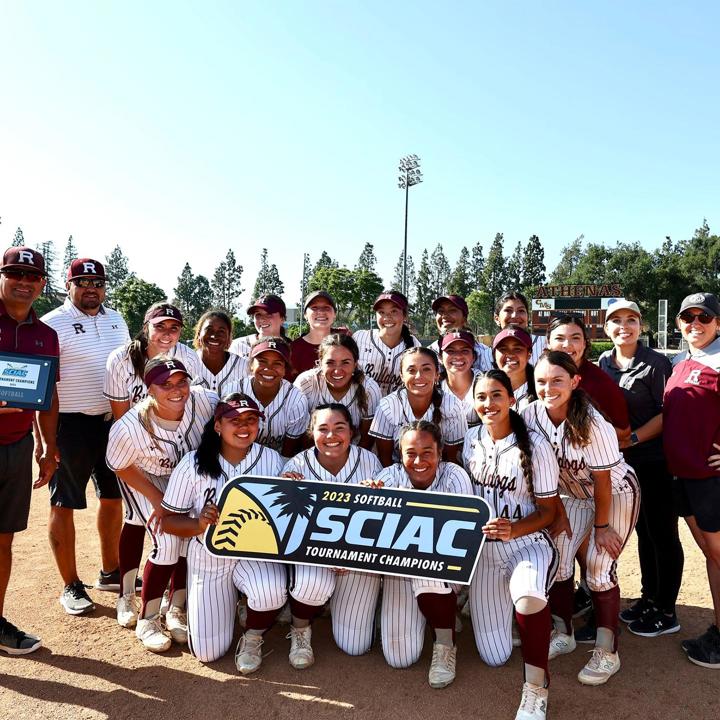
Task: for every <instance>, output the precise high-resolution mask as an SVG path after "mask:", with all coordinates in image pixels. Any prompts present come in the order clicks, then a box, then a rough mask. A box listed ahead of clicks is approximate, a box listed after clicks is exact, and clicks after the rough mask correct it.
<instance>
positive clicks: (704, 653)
mask: <svg viewBox="0 0 720 720" xmlns="http://www.w3.org/2000/svg"><path fill="white" fill-rule="evenodd" d="M687 656H688V660H689V661H690V662H691V663H695V665H700V666H701V667H706V668H711V669H713V670H720V632H719V631H718V629H717V626H715V625H712V626H711V627H710V628H708V631H707V632H706V633H705V635H702V636H701V637H700V638H698V640H697V642H696V643H695V644H694V645H692V646H691V647H690V649H689V650H688V651H687Z"/></svg>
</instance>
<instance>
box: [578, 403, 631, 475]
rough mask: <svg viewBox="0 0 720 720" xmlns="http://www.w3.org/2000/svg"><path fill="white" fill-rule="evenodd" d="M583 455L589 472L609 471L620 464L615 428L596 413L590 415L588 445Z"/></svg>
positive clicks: (620, 456) (620, 458)
mask: <svg viewBox="0 0 720 720" xmlns="http://www.w3.org/2000/svg"><path fill="white" fill-rule="evenodd" d="M583 454H584V456H585V460H586V461H587V465H588V467H589V468H590V469H591V470H609V469H610V468H612V467H615V465H618V464H619V463H621V462H622V455H621V454H620V446H619V445H618V439H617V434H616V433H615V428H614V427H613V426H612V425H611V424H610V423H609V422H608V421H607V420H605V418H603V417H602V416H601V415H600V413H598V412H597V411H595V412H593V413H592V422H591V424H590V443H589V444H588V445H586V446H585V447H584V448H583Z"/></svg>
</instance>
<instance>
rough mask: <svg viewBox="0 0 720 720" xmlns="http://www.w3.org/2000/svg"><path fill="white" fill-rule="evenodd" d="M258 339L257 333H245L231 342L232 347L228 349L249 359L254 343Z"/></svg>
mask: <svg viewBox="0 0 720 720" xmlns="http://www.w3.org/2000/svg"><path fill="white" fill-rule="evenodd" d="M257 339H258V336H257V334H256V333H252V335H243V336H242V337H239V338H235V339H234V340H233V341H232V342H231V343H230V347H229V348H228V350H229V351H230V352H231V353H234V354H235V355H239V356H240V357H242V358H246V359H249V358H250V350H251V349H252V345H253V343H254V342H256V341H257Z"/></svg>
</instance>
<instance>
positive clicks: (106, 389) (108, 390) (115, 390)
mask: <svg viewBox="0 0 720 720" xmlns="http://www.w3.org/2000/svg"><path fill="white" fill-rule="evenodd" d="M124 353H125V349H124V348H122V349H120V351H119V352H118V351H115V352H111V353H110V355H109V356H108V359H107V363H106V365H105V382H104V385H103V395H104V396H105V397H106V398H107V399H108V400H115V401H117V402H122V401H123V400H129V399H130V393H129V392H128V387H127V383H126V382H124V381H123V371H122V366H123V355H124Z"/></svg>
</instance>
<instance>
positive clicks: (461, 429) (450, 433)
mask: <svg viewBox="0 0 720 720" xmlns="http://www.w3.org/2000/svg"><path fill="white" fill-rule="evenodd" d="M448 397H449V396H448ZM452 399H453V400H454V402H452V403H451V404H450V406H449V407H448V413H447V416H443V419H442V434H443V440H444V441H445V444H446V445H460V444H461V443H462V442H463V441H464V439H465V435H467V431H468V424H467V416H466V415H465V408H464V407H463V405H462V403H461V402H460V401H459V400H458V399H457V398H455V397H454V396H453V398H452Z"/></svg>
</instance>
